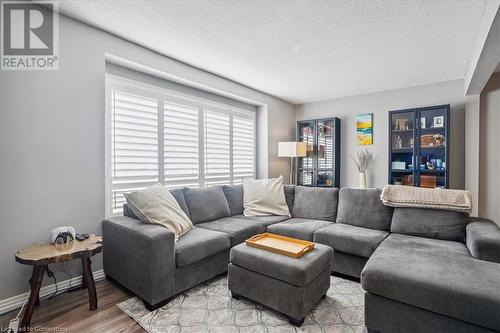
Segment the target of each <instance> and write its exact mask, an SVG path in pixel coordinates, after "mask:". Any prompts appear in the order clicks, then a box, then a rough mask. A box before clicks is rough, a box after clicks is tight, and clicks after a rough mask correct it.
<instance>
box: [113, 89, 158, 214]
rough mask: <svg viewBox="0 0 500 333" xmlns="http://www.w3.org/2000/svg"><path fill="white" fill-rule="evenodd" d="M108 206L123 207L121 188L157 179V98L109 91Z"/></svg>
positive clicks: (149, 183)
mask: <svg viewBox="0 0 500 333" xmlns="http://www.w3.org/2000/svg"><path fill="white" fill-rule="evenodd" d="M111 109H112V114H111V174H112V176H111V177H112V179H111V191H112V194H111V196H112V202H111V209H112V211H113V213H115V212H118V211H120V210H121V209H122V205H123V203H124V202H125V198H124V196H123V195H122V193H123V192H129V191H133V190H137V189H142V188H145V187H147V186H150V185H153V184H155V183H156V182H157V181H158V101H157V100H155V99H152V98H149V97H145V96H140V95H136V94H129V93H125V92H121V91H119V90H113V91H112V99H111Z"/></svg>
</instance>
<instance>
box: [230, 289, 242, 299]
mask: <svg viewBox="0 0 500 333" xmlns="http://www.w3.org/2000/svg"><path fill="white" fill-rule="evenodd" d="M231 297H232V298H234V299H236V300H238V299H240V298H241V296H240V295H238V294H237V293H233V292H232V291H231Z"/></svg>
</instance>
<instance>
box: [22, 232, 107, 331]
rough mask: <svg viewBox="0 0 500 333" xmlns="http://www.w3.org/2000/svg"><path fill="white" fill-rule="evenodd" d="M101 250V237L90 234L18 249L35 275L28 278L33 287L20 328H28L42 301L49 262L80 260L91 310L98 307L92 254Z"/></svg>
mask: <svg viewBox="0 0 500 333" xmlns="http://www.w3.org/2000/svg"><path fill="white" fill-rule="evenodd" d="M101 251H102V237H101V236H96V235H90V237H89V238H87V239H85V240H83V241H77V240H73V241H70V242H68V243H66V244H50V243H42V244H37V245H33V246H30V247H27V248H25V249H22V250H21V251H19V252H17V253H16V261H17V262H19V263H21V264H25V265H32V266H33V274H32V275H31V279H30V280H29V282H30V286H31V294H30V299H29V301H28V305H27V306H26V310H25V311H24V316H23V319H22V320H21V325H20V328H23V329H27V328H29V326H30V322H31V316H32V315H33V310H34V309H35V306H37V305H39V304H40V297H39V293H40V286H41V284H42V280H43V275H44V273H45V271H46V270H48V264H53V263H58V262H63V261H70V260H73V259H81V260H82V268H83V276H82V288H87V289H88V292H89V307H90V311H94V310H96V309H97V293H96V290H95V283H94V277H93V275H92V269H91V261H90V257H91V256H93V255H95V254H97V253H99V252H101Z"/></svg>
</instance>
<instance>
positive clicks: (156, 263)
mask: <svg viewBox="0 0 500 333" xmlns="http://www.w3.org/2000/svg"><path fill="white" fill-rule="evenodd" d="M102 226H103V238H104V244H103V260H104V272H105V274H106V275H107V276H110V277H111V278H113V279H114V280H116V281H117V282H119V283H120V284H122V285H123V286H124V287H126V288H127V289H129V290H131V291H133V292H134V293H135V294H137V295H138V296H139V297H141V298H142V299H143V300H144V301H146V302H148V303H149V304H151V305H154V304H157V303H159V302H161V301H164V300H166V299H167V298H169V297H171V296H173V295H174V292H175V235H174V233H173V232H171V231H169V230H167V229H166V228H164V227H162V226H159V225H153V224H146V223H143V222H141V221H139V220H136V219H133V218H130V217H126V216H115V217H110V218H107V219H105V220H104V221H103V223H102Z"/></svg>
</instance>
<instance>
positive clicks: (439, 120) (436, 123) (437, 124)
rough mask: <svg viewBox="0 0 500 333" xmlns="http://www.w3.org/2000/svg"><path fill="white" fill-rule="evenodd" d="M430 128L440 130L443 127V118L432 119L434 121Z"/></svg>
mask: <svg viewBox="0 0 500 333" xmlns="http://www.w3.org/2000/svg"><path fill="white" fill-rule="evenodd" d="M432 127H434V128H442V127H444V116H436V117H434V121H433V123H432Z"/></svg>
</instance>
